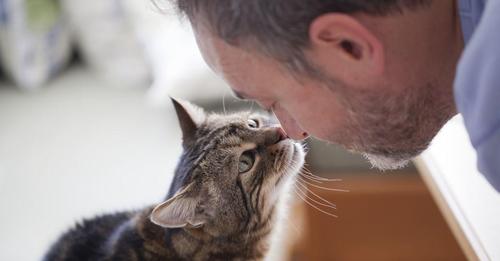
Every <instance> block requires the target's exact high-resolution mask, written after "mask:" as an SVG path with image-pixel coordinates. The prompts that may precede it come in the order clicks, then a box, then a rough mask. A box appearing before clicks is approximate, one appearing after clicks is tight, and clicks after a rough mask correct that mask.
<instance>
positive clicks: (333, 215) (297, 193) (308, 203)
mask: <svg viewBox="0 0 500 261" xmlns="http://www.w3.org/2000/svg"><path fill="white" fill-rule="evenodd" d="M294 192H295V194H296V195H297V196H298V197H299V198H301V199H302V200H303V201H304V202H305V203H306V204H307V205H309V206H311V207H312V208H314V209H316V210H317V211H319V212H321V213H323V214H325V215H328V216H331V217H334V218H337V217H338V216H337V215H335V214H332V213H330V212H327V211H324V210H322V209H321V208H319V207H317V206H314V205H313V204H311V203H310V202H308V201H307V200H306V199H305V198H304V197H303V196H302V195H300V193H299V192H297V190H294Z"/></svg>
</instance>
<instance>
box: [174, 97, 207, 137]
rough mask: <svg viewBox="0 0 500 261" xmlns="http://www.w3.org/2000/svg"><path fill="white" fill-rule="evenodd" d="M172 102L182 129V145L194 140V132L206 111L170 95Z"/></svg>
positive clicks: (203, 119)
mask: <svg viewBox="0 0 500 261" xmlns="http://www.w3.org/2000/svg"><path fill="white" fill-rule="evenodd" d="M170 99H171V100H172V103H173V104H174V108H175V112H176V113H177V118H178V119H179V124H180V126H181V130H182V141H183V145H187V144H189V143H191V142H194V140H195V137H194V134H195V133H196V130H197V129H198V127H200V125H201V124H202V123H203V122H204V121H205V119H206V113H205V112H204V111H203V109H201V108H200V107H198V106H196V105H193V104H192V103H190V102H188V101H184V100H180V99H174V98H172V97H170Z"/></svg>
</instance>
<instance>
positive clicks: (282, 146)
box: [275, 139, 305, 175]
mask: <svg viewBox="0 0 500 261" xmlns="http://www.w3.org/2000/svg"><path fill="white" fill-rule="evenodd" d="M276 146H278V152H277V154H276V158H275V168H276V170H277V171H278V173H279V175H295V174H297V173H298V172H299V171H300V168H301V167H302V165H303V164H304V156H305V155H304V149H303V148H302V145H301V144H300V143H299V142H296V141H293V140H291V139H286V140H282V141H280V142H278V143H277V144H276Z"/></svg>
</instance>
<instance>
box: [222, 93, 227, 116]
mask: <svg viewBox="0 0 500 261" xmlns="http://www.w3.org/2000/svg"><path fill="white" fill-rule="evenodd" d="M222 111H223V112H224V115H227V112H226V93H224V94H223V95H222Z"/></svg>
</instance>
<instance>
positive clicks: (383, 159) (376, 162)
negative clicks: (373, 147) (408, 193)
mask: <svg viewBox="0 0 500 261" xmlns="http://www.w3.org/2000/svg"><path fill="white" fill-rule="evenodd" d="M362 155H363V156H364V157H365V158H366V159H367V160H368V161H369V162H370V164H371V165H372V167H374V168H377V169H379V170H395V169H402V168H404V167H406V166H407V165H408V164H409V163H410V160H411V159H412V158H413V157H408V158H398V159H396V158H392V157H388V156H383V155H376V154H370V153H362Z"/></svg>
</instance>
